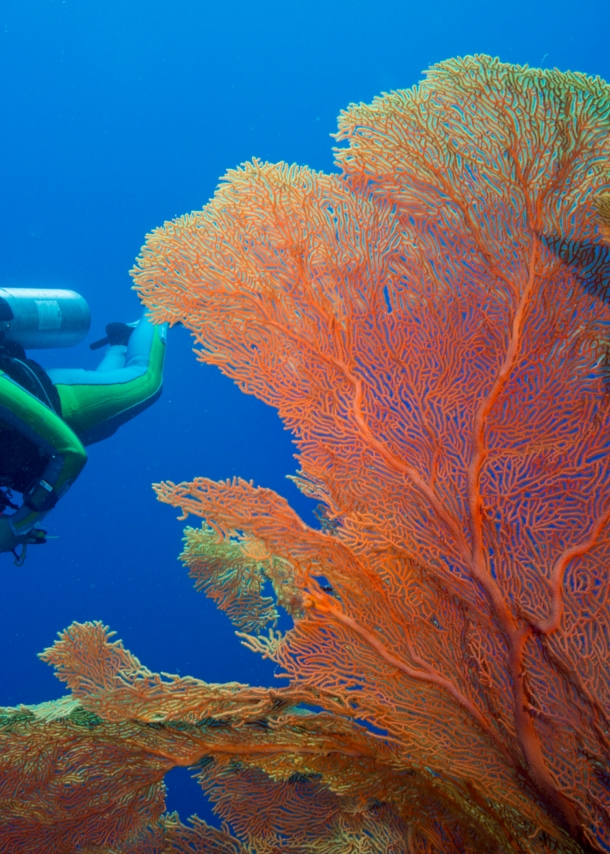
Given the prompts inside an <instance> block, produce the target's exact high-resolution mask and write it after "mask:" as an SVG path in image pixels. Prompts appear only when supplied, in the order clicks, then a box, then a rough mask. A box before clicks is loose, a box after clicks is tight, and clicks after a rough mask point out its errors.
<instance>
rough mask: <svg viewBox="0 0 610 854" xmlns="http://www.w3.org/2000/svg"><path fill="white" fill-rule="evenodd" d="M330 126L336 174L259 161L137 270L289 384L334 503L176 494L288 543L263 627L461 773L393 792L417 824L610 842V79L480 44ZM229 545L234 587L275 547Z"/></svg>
mask: <svg viewBox="0 0 610 854" xmlns="http://www.w3.org/2000/svg"><path fill="white" fill-rule="evenodd" d="M337 139H338V141H339V142H341V143H347V145H346V146H345V147H342V148H339V149H338V150H337V159H338V163H339V165H340V166H341V167H342V169H343V174H341V175H325V174H322V173H317V172H313V171H311V170H310V169H307V168H299V167H296V166H287V165H285V164H279V165H270V164H264V163H260V162H258V161H254V162H252V163H248V164H245V165H244V166H243V167H242V168H240V169H237V170H234V171H230V172H229V173H227V175H226V176H225V178H224V180H223V183H222V184H221V186H220V188H219V189H218V191H217V193H216V195H215V197H214V199H213V200H212V201H211V202H210V203H209V204H208V205H207V206H206V207H205V208H204V209H203V210H202V211H200V212H196V213H193V214H190V215H187V216H184V217H181V218H179V219H177V220H175V221H173V222H169V223H166V224H165V225H164V226H163V227H162V228H159V229H157V230H156V231H155V232H153V233H152V234H151V235H149V237H148V239H147V243H146V246H145V247H144V249H143V252H142V255H141V257H140V258H139V260H138V266H137V267H136V268H135V270H134V271H133V275H134V280H135V285H136V288H137V290H138V292H139V293H140V295H141V297H142V299H143V300H144V302H145V303H146V304H147V306H148V307H149V308H150V310H151V312H152V315H153V317H154V318H155V319H156V320H159V321H162V320H169V321H170V322H173V323H174V322H181V323H183V324H184V325H185V326H187V327H188V328H190V329H191V330H192V331H193V333H194V335H195V338H196V340H197V341H198V343H199V344H200V346H201V350H200V358H201V359H202V360H203V361H205V362H208V363H210V364H214V365H218V366H219V367H220V368H221V370H222V371H223V372H224V373H225V374H227V375H228V376H230V377H232V378H233V379H234V380H235V381H236V382H237V383H238V384H239V386H240V387H241V388H242V389H243V390H244V391H246V392H248V393H252V394H255V395H257V396H258V397H260V398H261V399H263V400H265V401H266V402H268V403H270V404H271V405H273V406H275V407H277V409H278V411H279V414H280V416H281V418H282V419H283V420H284V422H285V424H286V425H287V426H288V427H289V428H290V429H291V430H292V431H293V432H294V435H295V437H296V441H297V444H298V448H299V453H300V465H301V474H300V478H299V480H298V482H299V484H300V486H301V488H302V489H303V490H304V492H305V493H306V494H308V495H310V496H312V497H314V498H316V499H317V500H318V501H319V502H321V503H322V504H323V505H324V507H325V511H324V516H325V519H326V520H327V523H328V524H326V525H325V526H323V528H322V530H314V529H312V528H310V527H308V526H307V525H305V524H304V523H303V521H302V520H300V519H299V518H298V517H297V516H296V514H294V513H293V512H292V511H291V510H290V508H289V507H288V505H287V504H286V502H285V501H284V500H283V499H281V498H279V497H278V496H275V495H274V494H273V493H270V492H269V491H268V490H259V489H255V488H254V487H252V486H251V485H249V484H246V483H244V482H241V481H233V482H227V483H213V482H211V481H208V480H205V479H199V480H196V481H194V482H193V483H192V484H182V485H179V486H175V485H174V484H171V483H166V484H162V485H160V486H159V487H158V493H159V496H160V498H161V499H162V500H164V501H167V502H168V503H171V504H174V505H176V506H179V507H181V508H182V510H183V511H184V512H185V513H193V514H196V515H199V516H201V517H203V518H204V519H205V520H206V522H207V523H208V524H209V525H211V526H212V527H213V528H214V529H215V530H216V531H217V532H219V533H220V535H221V536H224V537H225V538H227V539H228V540H229V541H232V542H233V543H234V544H238V543H239V542H242V541H243V539H244V538H245V539H246V540H248V541H250V542H256V543H257V544H259V545H258V548H260V549H261V550H262V552H261V553H262V554H265V555H268V556H272V557H273V559H274V560H277V561H281V565H282V567H283V568H284V572H285V578H287V579H288V577H289V580H288V582H287V583H289V586H290V588H291V589H292V591H293V598H292V600H291V601H292V602H293V604H294V605H295V607H294V609H293V614H294V628H292V629H291V630H290V631H288V632H286V633H285V634H284V635H283V636H281V635H278V634H277V633H272V634H271V635H270V636H269V637H268V638H265V637H264V636H262V635H256V633H255V634H254V635H252V637H250V639H249V640H248V643H249V644H250V646H251V647H252V648H254V649H258V650H260V651H261V652H263V653H264V654H265V655H268V656H271V657H272V658H273V659H274V660H275V661H276V662H278V664H280V665H281V666H282V668H283V670H284V672H285V673H286V674H288V675H289V677H290V679H291V680H292V681H291V684H292V687H293V688H296V687H297V686H301V687H302V688H303V689H308V690H313V689H316V690H319V691H324V692H327V695H328V696H333V697H335V698H337V700H340V701H341V702H342V703H343V704H345V706H346V707H348V708H349V709H350V711H351V714H352V715H353V716H354V717H355V718H358V719H361V720H365V721H368V722H369V724H371V725H374V726H375V727H377V728H379V730H381V731H382V732H383V733H385V734H386V738H387V743H388V744H392V745H393V746H394V747H395V748H396V749H397V750H398V751H399V757H400V760H399V764H400V762H402V763H404V767H405V768H407V767H408V768H410V769H413V770H415V771H416V773H420V772H422V771H423V769H429V770H431V772H432V773H433V774H434V777H435V779H436V780H437V782H438V787H439V790H442V789H443V788H445V789H446V790H447V791H451V792H452V793H457V795H456V796H455V797H453V796H452V798H451V799H450V800H451V809H452V810H453V814H452V820H451V821H447V819H446V812H443V811H442V810H440V809H439V810H438V811H435V810H434V809H433V808H432V809H428V810H423V811H410V805H409V802H408V799H407V800H406V801H403V802H402V803H399V802H398V801H394V805H395V807H396V809H397V810H398V811H399V814H400V815H401V817H402V819H403V820H404V822H405V824H407V825H408V826H409V828H410V831H409V832H410V834H411V836H410V840H409V846H410V850H411V851H432V850H434V851H440V850H449V846H447V847H446V848H445V849H443V847H442V845H440V847H439V844H437V843H435V842H434V841H433V840H434V838H435V837H434V832H436V831H437V830H438V828H439V827H441V826H442V827H443V828H444V830H445V832H447V833H448V834H449V835H451V834H452V833H453V832H454V831H453V830H452V828H462V829H463V828H464V827H466V826H467V825H468V824H469V821H470V820H471V819H472V820H473V821H474V822H475V824H476V822H477V821H478V822H479V826H480V828H481V832H483V830H484V833H485V835H486V838H487V839H488V840H489V839H495V840H496V842H495V845H496V847H497V850H501V851H508V850H510V851H551V850H562V851H571V850H586V851H593V850H595V851H598V850H599V851H603V850H606V851H607V850H610V783H609V780H608V772H607V769H608V767H610V737H609V735H608V733H609V732H610V720H609V717H608V708H609V701H610V683H609V673H608V658H609V652H608V637H610V617H609V612H608V583H609V578H608V570H607V566H608V559H609V558H610V535H609V528H608V521H609V519H610V493H609V486H610V467H609V463H610V460H609V457H608V452H609V441H610V440H609V436H610V397H609V385H608V379H609V375H608V363H609V358H608V343H607V330H608V325H609V324H610V307H609V305H608V269H609V266H608V261H609V259H608V245H607V243H606V240H605V238H606V237H607V204H606V199H607V195H606V194H607V193H608V191H609V184H608V174H610V168H609V167H610V89H609V87H608V86H607V85H606V84H605V83H604V82H603V81H601V80H599V79H592V78H588V77H586V76H585V75H582V74H563V73H560V72H558V71H547V70H544V71H542V70H536V69H529V68H525V67H518V66H511V65H505V64H502V63H500V62H499V61H497V60H494V59H490V58H488V57H484V56H477V57H466V58H464V59H459V60H450V61H448V62H444V63H441V64H440V65H437V66H435V67H434V68H432V69H431V70H430V71H429V72H428V75H427V78H426V80H425V81H424V82H423V83H422V84H421V85H420V86H419V87H417V88H415V89H413V90H410V91H403V92H395V93H391V94H389V95H384V96H383V97H380V98H377V99H376V100H375V101H374V102H373V104H372V105H368V106H367V105H358V106H353V107H351V108H350V109H348V110H347V111H346V112H345V113H344V114H342V116H341V119H340V126H339V133H338V135H337ZM206 530H207V529H206ZM213 557H214V560H215V561H216V563H215V564H213V565H212V564H210V565H209V566H208V568H207V569H205V570H204V575H205V578H206V585H207V590H208V593H209V594H212V595H213V593H212V591H213V590H214V588H215V584H216V581H218V582H219V583H220V587H217V588H216V589H217V593H216V595H217V597H219V598H222V599H223V601H225V602H226V603H228V604H230V605H231V607H234V608H236V609H237V611H239V607H240V601H243V602H247V601H249V597H250V596H251V595H252V593H253V590H254V588H253V586H252V578H253V576H252V574H251V573H250V574H245V575H244V574H242V576H240V577H243V578H244V579H246V578H249V579H250V581H249V583H250V587H249V589H248V591H247V593H248V595H246V594H245V592H240V591H239V588H235V587H233V588H232V590H231V591H230V601H229V600H227V599H226V596H227V595H228V593H227V590H228V588H227V587H226V583H225V582H226V580H227V578H229V577H230V578H232V579H235V578H236V575H235V573H233V575H230V573H229V575H226V574H225V573H224V571H223V570H222V567H221V566H220V565H219V564H218V559H219V558H218V550H217V551H216V553H215V555H214V556H213ZM196 558H197V560H198V561H199V562H200V564H203V563H205V555H202V553H201V550H200V551H199V552H198V553H197V555H196ZM287 568H289V571H288V570H287ZM225 569H226V570H227V572H229V570H230V569H231V567H230V566H229V564H228V563H227V564H226V567H225ZM260 572H261V573H263V574H264V568H261V570H260ZM206 573H207V574H206ZM320 576H324V577H325V578H326V579H327V580H328V581H329V582H330V587H331V588H332V589H328V586H327V585H324V587H323V586H321V585H320V584H319V583H318V581H317V579H318V578H319V577H320ZM208 582H209V583H208ZM223 585H224V587H223ZM261 589H262V587H261ZM244 590H245V588H244ZM240 597H241V599H240ZM297 606H298V607H297ZM259 607H261V608H263V605H261V606H259ZM264 607H267V606H264ZM299 608H301V612H300V613H299ZM251 613H253V612H250V611H249V612H248V614H251ZM261 613H262V612H261ZM248 614H245V613H244V614H243V616H242V617H241V619H242V625H245V624H246V623H245V622H244V621H247V619H248ZM233 616H235V613H233ZM387 797H388V799H389V800H391V799H392V798H393V795H392V793H391V792H388V794H387ZM473 805H477V808H478V809H479V810H480V812H479V813H478V815H477V817H476V819H474V818H473V814H472V812H471V810H472V809H473V808H474V806H473ZM483 813H484V814H485V820H483V819H481V815H482V814H483ZM452 822H453V824H452ZM447 828H448V830H447ZM459 832H461V831H459V830H455V833H457V834H459ZM457 838H458V837H457V836H455V837H454V842H455V844H454V848H456V850H468V851H481V850H490V851H491V850H493V845H490V844H487V843H486V844H484V845H482V843H481V842H480V841H479V843H478V847H477V844H475V843H472V842H471V843H468V842H467V841H464V840H465V837H464V836H463V835H462V836H461V837H460V840H461V841H460V842H458V841H457ZM431 840H432V841H431ZM481 846H482V847H481Z"/></svg>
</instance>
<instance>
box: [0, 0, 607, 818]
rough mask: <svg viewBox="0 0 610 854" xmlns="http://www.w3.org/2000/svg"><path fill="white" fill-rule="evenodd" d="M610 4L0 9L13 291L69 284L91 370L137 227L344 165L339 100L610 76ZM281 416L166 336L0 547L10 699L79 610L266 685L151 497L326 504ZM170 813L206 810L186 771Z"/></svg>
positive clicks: (139, 234)
mask: <svg viewBox="0 0 610 854" xmlns="http://www.w3.org/2000/svg"><path fill="white" fill-rule="evenodd" d="M609 32H610V5H609V4H608V3H607V0H606V2H602V0H582V2H579V3H577V4H574V3H568V2H566V0H560V2H554V3H551V2H549V0H544V1H543V2H541V1H540V0H529V2H527V0H518V2H512V3H483V2H471V0H465V2H464V0H462V2H435V3H422V4H421V5H417V4H414V3H410V2H389V1H388V0H366V2H357V0H353V2H347V0H343V2H328V0H327V2H319V0H318V2H289V0H286V2H278V0H276V2H265V3H258V2H243V0H242V2H239V0H237V1H236V0H233V2H230V1H229V2H227V1H226V0H225V2H222V3H212V2H209V0H205V2H204V0H165V2H162V0H127V2H126V0H1V2H0V185H1V196H0V201H1V203H0V286H32V285H36V286H46V287H69V288H73V289H75V290H77V291H79V292H80V293H82V294H83V295H84V296H85V297H86V299H87V301H88V302H89V305H90V307H91V312H92V327H91V332H90V335H89V338H88V339H87V341H85V342H83V344H81V345H79V346H78V347H75V348H72V349H69V350H65V351H52V352H42V351H36V352H32V353H31V355H32V356H33V357H35V358H37V359H38V360H39V361H40V362H41V363H43V364H44V365H45V366H46V367H54V366H68V365H70V366H72V365H73V366H81V367H93V366H94V365H95V364H96V363H97V361H98V360H99V352H98V353H97V354H96V353H91V352H90V351H89V348H88V344H89V343H90V341H94V340H96V339H97V338H100V337H101V336H102V335H103V334H104V327H105V325H106V323H108V322H110V321H115V320H123V321H131V320H135V319H136V318H137V317H138V316H139V313H140V311H139V306H138V301H137V298H136V297H135V295H134V294H133V293H132V292H131V290H130V285H131V280H130V278H129V276H128V270H129V269H130V267H131V266H132V265H133V262H134V259H135V258H136V256H137V254H138V253H139V250H140V247H141V245H142V243H143V241H144V236H145V234H146V233H147V232H148V231H149V230H151V229H152V228H154V227H155V226H157V225H160V224H161V223H162V222H163V221H164V220H167V219H170V218H172V217H174V216H176V215H179V214H182V213H185V212H187V211H190V210H193V209H196V208H200V207H201V206H202V205H203V204H205V202H206V201H207V200H208V199H209V198H210V196H211V195H212V194H213V192H214V188H215V186H216V184H217V182H218V178H219V177H220V176H221V175H222V174H223V172H224V171H225V170H226V169H227V168H230V167H233V166H235V165H236V164H238V163H240V162H242V161H244V160H247V159H249V158H251V157H253V156H257V157H260V158H262V159H264V160H271V161H277V160H286V161H289V162H293V161H296V162H299V163H302V164H307V165H309V166H311V167H314V168H317V169H325V170H331V169H333V158H332V150H331V146H332V142H333V141H332V140H331V139H330V137H329V134H330V133H332V132H333V131H334V130H335V127H336V116H337V115H338V113H339V111H340V110H341V109H343V108H344V107H346V106H347V105H348V104H349V103H350V102H353V101H369V100H371V99H372V98H373V97H374V96H375V95H376V94H378V93H379V92H381V91H382V90H385V91H387V90H389V89H394V88H405V87H410V86H412V85H413V84H415V83H416V82H417V81H418V80H419V79H420V77H421V71H422V70H423V69H425V68H426V67H428V66H429V65H431V64H432V63H434V62H437V61H439V60H442V59H446V58H448V57H450V56H456V55H463V54H466V53H489V54H493V55H497V56H500V58H501V59H503V60H504V61H508V62H518V63H528V64H530V65H534V66H541V65H542V66H546V67H548V66H557V67H558V68H560V69H562V70H567V69H571V70H578V71H584V72H587V73H588V74H598V75H601V76H602V77H605V78H606V79H610V40H609V37H608V33H609ZM293 454H294V447H293V446H292V444H291V440H290V435H289V434H288V433H287V432H285V431H284V430H283V428H282V425H281V424H280V422H279V420H278V418H277V416H276V414H275V412H274V411H273V410H271V409H270V408H269V407H267V406H265V405H264V404H262V403H260V402H259V401H257V400H255V399H254V398H252V397H247V396H245V395H243V394H241V393H240V392H239V391H238V390H237V388H236V387H235V386H234V385H233V384H232V383H231V382H230V381H229V380H227V379H226V378H224V377H222V376H221V375H220V374H219V373H218V372H217V371H216V370H215V369H212V368H209V367H207V366H202V365H200V364H198V363H197V362H196V361H195V358H194V356H193V354H192V350H191V343H190V338H189V336H188V335H187V334H186V332H185V331H184V330H182V329H174V330H171V331H170V333H169V340H168V354H167V364H166V372H165V385H164V392H163V395H162V397H161V399H160V400H159V401H158V402H157V404H156V405H155V406H154V407H153V408H151V409H150V410H148V411H147V412H145V413H144V414H143V415H141V416H140V417H138V418H137V419H135V420H134V421H132V422H131V423H129V424H127V425H125V426H124V427H122V428H121V430H120V431H119V433H117V434H116V435H115V436H113V437H112V438H110V439H108V440H107V441H106V442H104V443H101V444H98V445H95V446H93V447H91V449H90V453H89V462H88V464H87V466H86V468H85V470H84V471H83V473H82V475H81V477H80V479H79V480H78V481H77V483H76V484H75V486H74V487H73V488H72V490H71V491H70V493H69V494H68V495H67V496H66V497H65V498H64V499H63V500H62V501H61V502H60V504H59V505H58V506H57V508H56V509H55V510H54V511H53V513H52V514H51V515H50V516H48V517H47V519H46V520H45V527H46V528H48V530H49V533H50V534H51V535H53V536H54V537H57V539H52V540H50V541H49V543H48V544H47V545H45V546H43V547H40V548H31V549H30V552H29V556H28V559H27V562H26V564H25V565H24V567H23V568H21V569H17V568H15V567H14V565H13V561H12V557H11V556H10V555H0V584H1V587H0V590H1V593H0V657H1V666H0V706H1V705H15V704H17V703H20V702H23V703H37V702H41V701H43V700H48V699H52V698H55V697H59V696H61V695H62V693H64V692H63V690H62V686H61V685H60V683H59V682H58V681H57V680H56V679H55V677H54V676H53V673H52V671H51V669H50V668H49V667H48V666H47V665H45V664H43V663H41V662H40V661H39V660H38V658H37V657H36V654H37V653H38V652H40V651H41V650H42V649H43V648H44V647H45V646H48V645H50V644H51V643H52V642H53V640H54V638H55V634H56V632H58V631H60V630H61V629H63V628H65V627H66V626H68V625H69V624H70V622H72V621H73V620H79V621H84V620H94V619H95V620H102V621H103V622H105V623H106V624H108V625H109V626H110V627H111V628H112V629H114V630H115V631H116V632H117V635H118V637H120V638H122V639H123V641H124V643H125V645H126V646H127V647H128V648H129V649H130V650H131V651H132V652H133V653H134V654H135V655H137V656H138V657H139V658H140V660H141V661H142V662H143V663H144V664H146V665H147V666H148V667H149V668H151V669H152V670H155V671H169V672H173V673H181V674H186V673H190V674H192V675H193V676H196V677H199V678H202V679H205V680H207V681H229V680H238V681H244V682H249V683H251V684H270V683H271V681H272V680H273V670H272V667H271V666H270V665H269V664H268V662H263V661H261V660H259V659H258V658H257V657H256V656H254V655H253V654H252V653H250V652H248V651H246V650H245V649H244V648H243V647H242V646H241V645H240V643H239V641H238V639H237V638H235V636H234V634H233V631H232V629H231V626H230V624H229V622H228V620H227V619H226V617H225V616H224V615H223V614H220V613H218V612H217V611H216V609H215V607H214V606H213V604H212V603H211V602H209V601H208V600H206V599H205V598H204V597H203V596H202V595H201V594H197V593H195V591H194V590H193V588H192V585H191V583H190V581H189V579H188V577H187V574H186V572H185V570H184V569H183V568H182V567H181V565H180V564H179V562H178V561H177V555H178V554H179V552H180V548H181V535H182V528H183V523H181V522H179V521H177V520H176V512H175V511H173V510H172V509H171V508H168V507H166V506H164V505H160V504H158V503H157V502H156V500H155V498H154V495H153V492H152V490H151V488H150V484H151V483H152V482H153V481H157V480H161V479H163V478H167V479H170V480H174V481H180V480H185V479H192V478H193V477H195V476H197V475H206V476H210V477H213V478H225V477H232V476H233V475H241V476H243V477H245V478H247V479H250V478H252V479H253V480H254V481H255V483H257V484H261V485H264V486H269V487H272V488H273V489H276V490H277V491H278V492H280V493H282V494H284V495H286V497H287V498H288V499H289V500H290V501H291V502H292V504H293V506H294V507H295V508H296V509H297V510H299V512H301V513H302V514H303V515H304V516H305V517H306V518H307V519H310V518H311V517H310V515H309V514H310V513H311V507H310V505H309V503H308V502H307V501H306V500H305V499H304V498H303V497H302V496H300V495H299V493H298V492H297V491H296V489H295V488H294V487H293V486H292V484H291V483H290V481H288V480H286V475H287V474H291V473H294V471H295V468H296V462H295V460H294V458H293ZM167 782H168V787H169V793H168V806H169V808H170V809H178V810H179V812H180V813H181V816H182V818H183V819H184V818H186V817H187V816H188V815H189V814H190V813H192V812H194V811H197V812H199V813H200V814H201V815H204V816H206V817H207V816H208V813H207V811H206V809H205V807H202V798H201V796H200V795H199V792H198V790H197V788H196V786H195V784H194V783H192V781H190V779H189V778H188V775H187V774H186V772H179V771H177V772H172V773H171V774H170V775H169V778H168V781H167Z"/></svg>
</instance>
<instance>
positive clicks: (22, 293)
mask: <svg viewBox="0 0 610 854" xmlns="http://www.w3.org/2000/svg"><path fill="white" fill-rule="evenodd" d="M90 323H91V316H90V314H89V306H88V305H87V302H86V300H85V299H84V297H82V296H81V295H80V294H77V293H76V291H64V290H59V289H54V288H53V289H51V288H0V340H2V339H3V340H4V341H15V342H17V343H18V344H21V346H22V347H23V349H24V350H39V349H44V348H47V347H73V346H74V345H75V344H78V343H79V342H80V341H82V340H83V338H84V337H85V335H86V334H87V332H88V331H89V326H90Z"/></svg>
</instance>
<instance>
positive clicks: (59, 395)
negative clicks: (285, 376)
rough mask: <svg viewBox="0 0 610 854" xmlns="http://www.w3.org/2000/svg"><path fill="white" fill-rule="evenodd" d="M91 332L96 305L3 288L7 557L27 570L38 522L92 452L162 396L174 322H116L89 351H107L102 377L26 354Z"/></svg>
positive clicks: (0, 499)
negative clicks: (54, 365) (40, 361)
mask: <svg viewBox="0 0 610 854" xmlns="http://www.w3.org/2000/svg"><path fill="white" fill-rule="evenodd" d="M89 325H90V316H89V307H88V305H87V303H86V302H85V300H84V299H83V297H81V296H80V295H79V294H77V293H75V292H74V291H67V290H50V289H37V288H2V289H0V552H13V554H14V555H15V563H16V564H17V565H18V566H20V565H21V564H22V563H23V561H24V560H25V555H26V548H27V546H28V545H30V544H36V545H38V544H42V543H45V542H46V531H44V530H43V529H42V528H40V527H38V525H39V523H40V522H41V521H42V519H43V518H44V517H45V516H46V515H47V513H48V512H49V511H50V510H52V509H53V507H55V505H56V504H57V502H58V501H59V499H60V498H61V497H62V496H63V495H65V493H66V492H67V490H68V489H69V488H70V486H71V485H72V484H73V483H74V481H75V480H76V478H77V477H78V475H79V474H80V472H81V471H82V469H83V466H84V465H85V463H86V461H87V452H86V451H85V446H87V445H91V444H93V443H94V442H99V441H100V440H102V439H106V438H107V437H108V436H111V435H112V434H113V433H115V432H116V430H117V429H118V428H119V427H120V426H121V424H124V423H125V422H126V421H129V420H130V419H131V418H133V417H134V416H135V415H138V414H139V413H140V412H142V411H143V410H144V409H146V408H148V407H149V406H150V405H151V404H152V403H154V402H155V400H157V398H158V397H159V395H160V394H161V387H162V380H163V363H164V359H165V336H166V331H167V325H163V326H153V324H152V323H150V322H149V321H148V320H147V319H146V318H145V317H144V316H143V317H142V318H141V319H140V320H139V321H137V322H136V323H130V324H126V323H110V324H108V326H107V327H106V337H105V338H103V339H101V341H97V342H95V343H94V344H91V345H90V347H91V349H92V350H95V349H98V348H99V347H102V346H104V345H108V346H107V350H106V353H105V355H104V357H103V359H102V361H101V362H100V364H99V365H98V367H97V368H96V369H95V370H93V371H89V370H83V369H80V368H57V369H52V370H48V371H45V370H44V369H43V368H42V367H41V366H40V365H39V364H38V363H37V362H35V361H34V360H32V359H29V358H28V357H27V356H26V353H25V350H26V349H31V348H45V347H46V348H49V347H66V346H73V345H74V344H77V343H79V342H80V341H82V339H83V338H84V337H85V335H86V334H87V332H88V331H89ZM15 492H17V493H20V494H21V496H22V500H21V504H19V503H15V501H14V500H13V499H14V495H13V493H15ZM9 509H10V510H12V511H14V512H12V513H7V510H9ZM18 546H21V547H22V549H21V553H18V552H17V547H18Z"/></svg>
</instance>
